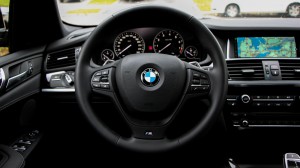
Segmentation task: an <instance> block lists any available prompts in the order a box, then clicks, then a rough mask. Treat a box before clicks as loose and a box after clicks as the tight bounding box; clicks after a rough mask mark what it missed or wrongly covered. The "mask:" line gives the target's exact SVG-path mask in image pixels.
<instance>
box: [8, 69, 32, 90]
mask: <svg viewBox="0 0 300 168" xmlns="http://www.w3.org/2000/svg"><path fill="white" fill-rule="evenodd" d="M27 72H28V71H24V72H22V73H20V74H19V75H16V76H13V77H11V78H8V80H7V84H6V88H7V87H8V86H9V82H10V81H11V80H13V79H15V78H19V77H21V76H24V75H25V74H27Z"/></svg>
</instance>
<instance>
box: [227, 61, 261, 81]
mask: <svg viewBox="0 0 300 168" xmlns="http://www.w3.org/2000/svg"><path fill="white" fill-rule="evenodd" d="M226 62H227V68H228V73H229V79H230V80H240V81H242V80H248V81H249V80H264V79H265V76H264V70H263V65H262V61H261V60H227V61H226Z"/></svg>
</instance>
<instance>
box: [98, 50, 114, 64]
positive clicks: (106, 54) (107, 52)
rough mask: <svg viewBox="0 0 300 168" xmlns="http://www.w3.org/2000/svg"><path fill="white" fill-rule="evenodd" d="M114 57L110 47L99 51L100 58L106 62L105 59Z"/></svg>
mask: <svg viewBox="0 0 300 168" xmlns="http://www.w3.org/2000/svg"><path fill="white" fill-rule="evenodd" d="M114 58H115V54H114V52H113V51H112V50H110V49H105V50H103V51H102V53H101V60H102V61H103V62H106V61H107V60H113V59H114Z"/></svg>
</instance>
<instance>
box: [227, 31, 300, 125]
mask: <svg viewBox="0 0 300 168" xmlns="http://www.w3.org/2000/svg"><path fill="white" fill-rule="evenodd" d="M266 34H267V36H258V35H259V33H257V34H241V35H238V36H236V37H234V38H229V39H228V43H227V58H226V62H227V67H228V73H229V90H228V97H227V101H226V105H225V112H226V115H227V116H228V117H229V120H228V121H229V122H230V125H232V126H234V127H300V112H299V110H298V109H299V104H300V97H299V96H300V58H299V56H300V54H299V50H298V48H300V46H299V44H300V43H299V39H300V38H299V37H298V36H297V37H295V36H291V35H290V34H289V33H286V34H282V35H280V36H273V35H272V34H270V33H269V34H268V33H266Z"/></svg>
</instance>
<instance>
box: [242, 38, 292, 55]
mask: <svg viewBox="0 0 300 168" xmlns="http://www.w3.org/2000/svg"><path fill="white" fill-rule="evenodd" d="M236 43H237V56H238V57H239V58H296V57H297V54H296V42H295V38H294V37H238V38H236Z"/></svg>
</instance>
